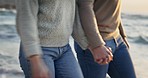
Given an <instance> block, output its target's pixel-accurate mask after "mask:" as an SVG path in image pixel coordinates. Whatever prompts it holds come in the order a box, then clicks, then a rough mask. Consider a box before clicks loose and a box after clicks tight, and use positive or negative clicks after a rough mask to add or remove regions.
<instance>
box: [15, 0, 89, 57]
mask: <svg viewBox="0 0 148 78" xmlns="http://www.w3.org/2000/svg"><path fill="white" fill-rule="evenodd" d="M74 17H75V0H17V21H16V23H17V30H18V33H19V35H20V38H21V41H22V45H23V48H24V50H25V54H26V57H29V56H32V55H36V54H42V51H41V46H44V47H61V46H65V45H66V44H68V41H69V37H70V35H71V34H72V31H73V22H74ZM77 28H79V27H76V28H74V30H76V31H75V32H74V33H73V34H79V35H78V36H79V37H78V36H76V35H74V37H75V38H76V41H77V40H78V42H84V45H85V48H86V46H87V45H86V40H83V39H80V36H81V35H80V33H78V31H80V32H81V30H77ZM80 44H81V43H80ZM81 45H83V44H81Z"/></svg>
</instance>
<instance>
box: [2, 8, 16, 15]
mask: <svg viewBox="0 0 148 78" xmlns="http://www.w3.org/2000/svg"><path fill="white" fill-rule="evenodd" d="M0 15H7V16H15V15H16V10H7V9H0Z"/></svg>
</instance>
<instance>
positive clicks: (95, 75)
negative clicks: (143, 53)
mask: <svg viewBox="0 0 148 78" xmlns="http://www.w3.org/2000/svg"><path fill="white" fill-rule="evenodd" d="M105 42H106V46H108V47H111V49H112V52H113V56H114V57H113V61H111V62H110V63H109V64H107V65H99V64H98V63H96V62H95V61H94V59H93V56H92V54H91V52H90V50H88V49H87V50H82V49H81V48H80V46H79V45H78V44H77V43H76V42H75V50H76V52H77V58H78V61H79V63H80V66H81V69H82V72H83V75H84V78H106V74H107V73H108V75H109V76H110V77H111V78H136V75H135V71H134V67H133V63H132V60H131V58H130V55H129V51H128V48H127V46H126V45H125V43H124V42H123V40H122V38H121V37H119V38H117V39H112V40H107V41H105Z"/></svg>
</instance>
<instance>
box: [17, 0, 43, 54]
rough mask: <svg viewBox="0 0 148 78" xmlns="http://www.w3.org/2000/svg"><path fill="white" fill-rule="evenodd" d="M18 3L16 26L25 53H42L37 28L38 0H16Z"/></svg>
mask: <svg viewBox="0 0 148 78" xmlns="http://www.w3.org/2000/svg"><path fill="white" fill-rule="evenodd" d="M16 5H17V19H16V27H17V31H18V34H19V36H20V39H21V42H22V45H23V49H24V52H25V55H26V57H30V56H32V55H41V54H42V52H41V48H40V44H39V43H40V42H39V37H38V28H37V14H38V0H16Z"/></svg>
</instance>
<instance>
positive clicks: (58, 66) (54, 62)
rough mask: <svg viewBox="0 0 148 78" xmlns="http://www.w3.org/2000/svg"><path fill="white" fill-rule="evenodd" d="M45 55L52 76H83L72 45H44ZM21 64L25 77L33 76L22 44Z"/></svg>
mask: <svg viewBox="0 0 148 78" xmlns="http://www.w3.org/2000/svg"><path fill="white" fill-rule="evenodd" d="M42 51H43V56H42V59H43V60H44V61H45V64H46V65H47V67H48V69H49V72H51V74H52V78H83V75H82V72H81V69H80V66H79V64H78V62H77V60H76V59H75V57H74V55H73V53H72V50H71V47H70V45H69V44H68V45H66V46H64V47H57V48H55V47H54V48H51V47H42ZM19 61H20V66H21V68H22V70H23V72H24V74H25V78H31V69H30V63H29V61H28V60H27V59H26V58H25V56H24V53H23V48H22V46H21V47H20V54H19Z"/></svg>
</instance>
